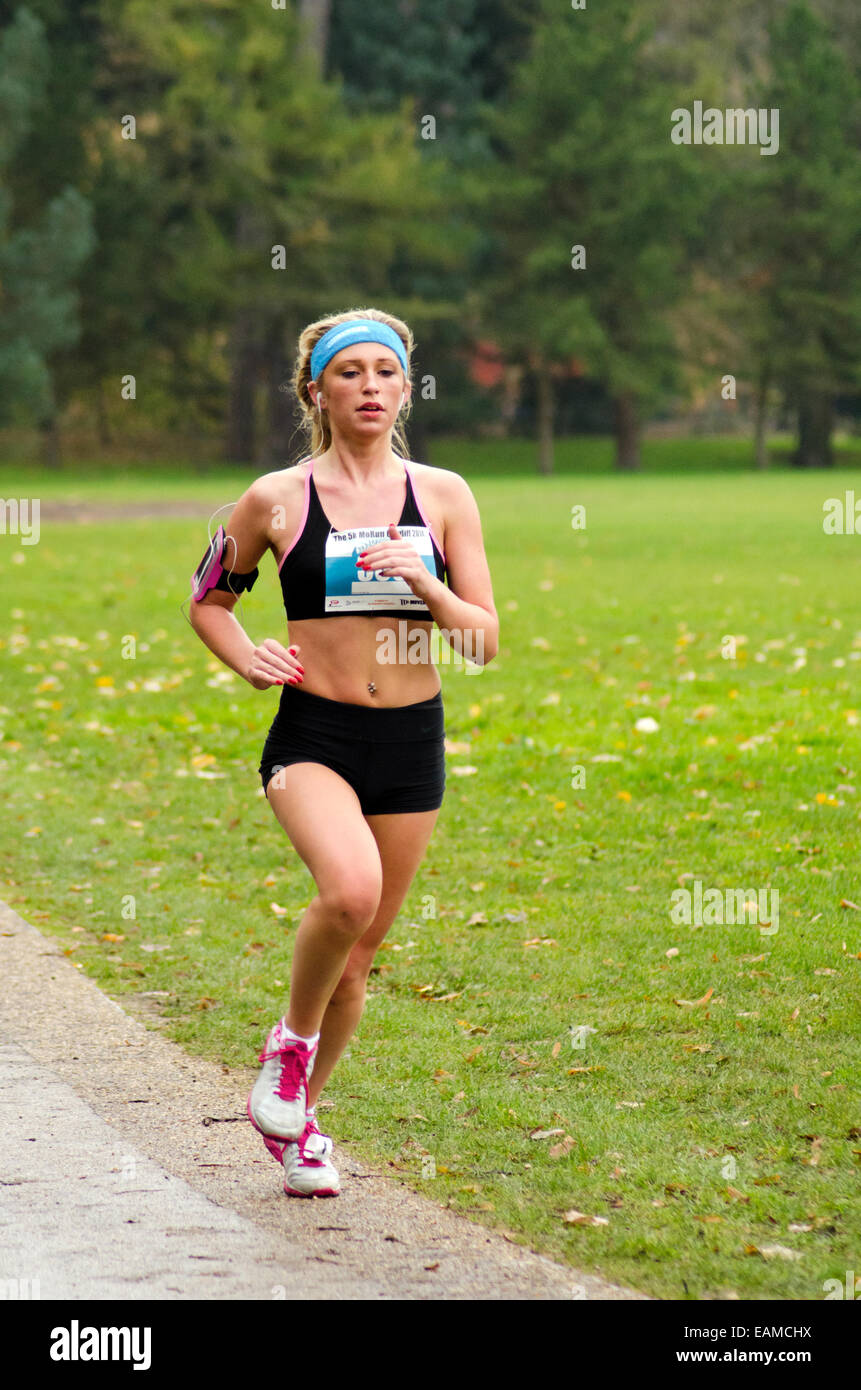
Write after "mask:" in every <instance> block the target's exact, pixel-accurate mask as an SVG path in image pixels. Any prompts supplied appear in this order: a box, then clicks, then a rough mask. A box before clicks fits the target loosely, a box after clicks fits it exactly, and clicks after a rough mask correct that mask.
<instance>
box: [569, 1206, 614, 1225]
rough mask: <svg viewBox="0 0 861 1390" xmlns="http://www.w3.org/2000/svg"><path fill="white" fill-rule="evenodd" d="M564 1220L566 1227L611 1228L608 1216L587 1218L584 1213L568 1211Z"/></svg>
mask: <svg viewBox="0 0 861 1390" xmlns="http://www.w3.org/2000/svg"><path fill="white" fill-rule="evenodd" d="M562 1220H563V1221H564V1222H565V1224H566V1226H609V1224H610V1218H609V1217H608V1216H587V1215H586V1214H585V1212H582V1211H574V1210H573V1209H572V1210H571V1211H566V1213H565V1215H564V1216H563V1218H562Z"/></svg>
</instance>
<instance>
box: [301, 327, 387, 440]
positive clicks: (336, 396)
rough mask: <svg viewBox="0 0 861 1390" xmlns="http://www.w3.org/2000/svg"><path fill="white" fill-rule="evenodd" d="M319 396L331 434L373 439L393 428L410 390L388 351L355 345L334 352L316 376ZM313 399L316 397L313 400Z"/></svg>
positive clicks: (375, 346)
mask: <svg viewBox="0 0 861 1390" xmlns="http://www.w3.org/2000/svg"><path fill="white" fill-rule="evenodd" d="M320 375H321V378H322V380H321V382H320V383H318V386H319V394H320V395H321V396H322V398H323V401H324V402H325V411H324V413H326V414H328V416H329V424H330V427H331V429H332V433H333V434H342V435H349V436H353V437H355V438H367V437H369V436H370V437H371V438H376V437H377V436H379V435H383V434H386V433H387V432H388V431H390V430H392V429H393V428H394V424H395V421H396V420H397V416H398V411H399V410H400V407H401V396H402V395H403V397H404V404H406V402H407V400H408V399H409V393H410V388H409V386H406V385H405V381H404V373H403V369H402V368H401V364H400V362H399V361H398V359H397V357H396V356H395V354H394V353H393V352H392V350H391V348H387V347H384V346H383V345H382V344H381V343H355V344H354V345H353V346H352V347H346V348H343V349H342V350H341V351H340V352H336V353H335V356H334V357H333V358H332V360H331V361H330V362H328V363H327V364H326V367H325V368H324V370H323V371H322V372H321V373H320ZM315 398H316V397H315Z"/></svg>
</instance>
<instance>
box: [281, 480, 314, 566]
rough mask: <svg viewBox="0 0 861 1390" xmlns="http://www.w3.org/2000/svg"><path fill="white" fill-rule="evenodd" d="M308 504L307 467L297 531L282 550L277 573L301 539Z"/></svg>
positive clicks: (309, 491)
mask: <svg viewBox="0 0 861 1390" xmlns="http://www.w3.org/2000/svg"><path fill="white" fill-rule="evenodd" d="M303 462H309V463H310V462H311V461H310V460H303ZM311 467H313V464H311ZM310 505H311V468H309V469H308V472H307V473H306V474H305V506H304V508H303V510H302V520H301V521H300V522H299V529H298V531H297V532H296V534H295V536H294V537H293V539H292V541H291V542H290V544H289V545H288V547H287V549H286V550H285V551H284V554H283V555H282V556H281V559H280V561H279V563H278V573H279V574H280V573H281V566H282V565H283V564H284V561H285V560H286V559H287V556H288V555H289V554H290V551H291V550H292V549H293V547H294V546H295V545H296V544H297V543H298V542H299V540H300V539H301V536H302V532H303V531H304V530H305V523H306V521H307V520H308V508H309V507H310Z"/></svg>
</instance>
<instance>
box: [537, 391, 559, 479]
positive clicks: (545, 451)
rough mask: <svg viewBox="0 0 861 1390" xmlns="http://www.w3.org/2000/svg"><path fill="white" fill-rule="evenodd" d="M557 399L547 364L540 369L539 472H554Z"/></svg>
mask: <svg viewBox="0 0 861 1390" xmlns="http://www.w3.org/2000/svg"><path fill="white" fill-rule="evenodd" d="M555 407H556V400H555V392H554V389H553V379H552V377H551V376H550V374H549V372H548V370H547V368H546V366H542V367H540V368H539V370H538V472H539V473H543V474H545V475H546V474H550V473H552V472H553V417H554V414H555Z"/></svg>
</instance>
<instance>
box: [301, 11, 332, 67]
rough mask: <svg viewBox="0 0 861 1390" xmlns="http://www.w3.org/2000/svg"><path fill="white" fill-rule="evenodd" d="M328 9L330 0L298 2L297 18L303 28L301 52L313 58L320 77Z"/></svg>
mask: <svg viewBox="0 0 861 1390" xmlns="http://www.w3.org/2000/svg"><path fill="white" fill-rule="evenodd" d="M330 9H331V0H299V18H300V20H301V21H302V23H303V25H304V26H305V35H304V37H303V40H302V52H303V54H305V55H306V56H308V57H313V59H314V61H315V63H316V65H317V71H318V72H319V73H320V75H321V76H322V75H323V72H324V70H325V67H326V48H327V45H328V42H329V11H330Z"/></svg>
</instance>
